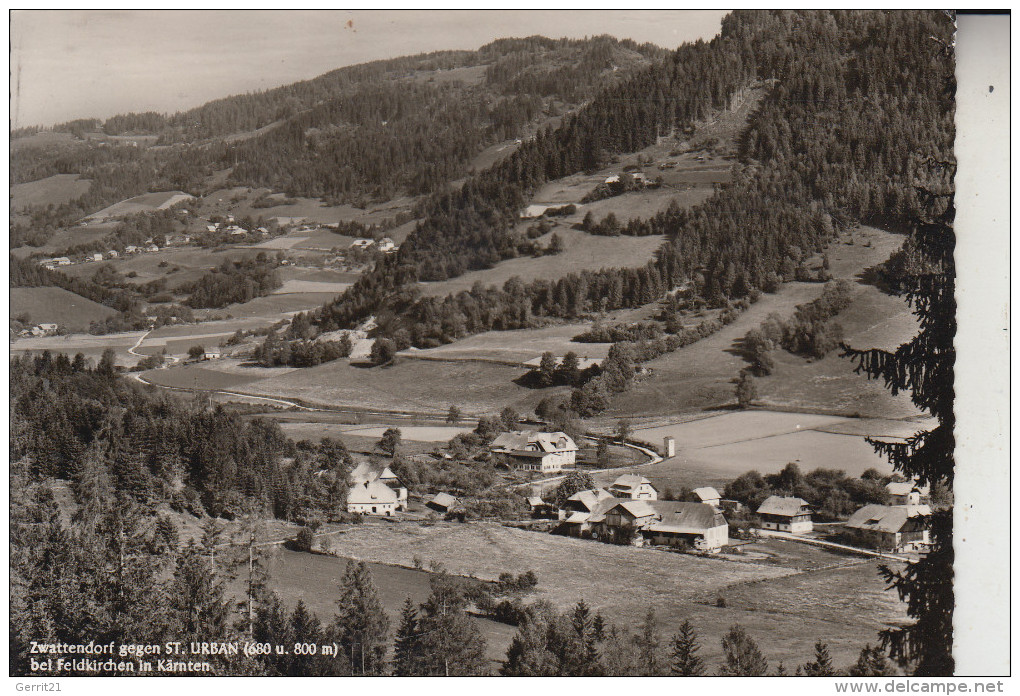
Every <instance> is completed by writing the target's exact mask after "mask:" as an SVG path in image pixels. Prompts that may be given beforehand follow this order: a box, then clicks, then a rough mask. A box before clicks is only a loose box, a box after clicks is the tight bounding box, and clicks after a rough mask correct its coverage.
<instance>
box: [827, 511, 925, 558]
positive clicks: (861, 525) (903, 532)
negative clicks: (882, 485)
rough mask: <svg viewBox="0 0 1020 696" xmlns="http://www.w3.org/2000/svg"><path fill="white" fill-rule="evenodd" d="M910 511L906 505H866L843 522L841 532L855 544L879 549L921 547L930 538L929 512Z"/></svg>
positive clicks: (895, 549)
mask: <svg viewBox="0 0 1020 696" xmlns="http://www.w3.org/2000/svg"><path fill="white" fill-rule="evenodd" d="M920 507H922V508H927V506H920ZM912 512H913V511H912V510H911V509H910V508H908V506H905V505H903V506H898V505H865V506H864V507H862V508H861V509H860V510H858V511H857V512H855V513H854V514H853V515H851V516H850V519H848V520H847V521H846V522H845V523H844V524H843V529H844V533H845V534H844V535H845V536H846V538H847V540H848V541H850V542H851V543H852V544H853V545H855V546H865V547H868V548H873V549H878V550H880V551H893V552H899V551H918V550H922V549H924V548H925V547H926V546H927V545H928V541H929V540H928V515H926V514H917V513H915V514H912Z"/></svg>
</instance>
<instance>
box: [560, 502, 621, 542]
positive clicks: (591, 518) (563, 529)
mask: <svg viewBox="0 0 1020 696" xmlns="http://www.w3.org/2000/svg"><path fill="white" fill-rule="evenodd" d="M600 492H604V491H600ZM581 493H588V494H591V493H594V491H581ZM581 493H576V494H574V495H573V496H571V499H575V498H576V497H577V496H580V495H581ZM584 501H585V502H584V503H582V504H575V505H574V506H572V507H568V508H565V510H564V512H565V515H566V517H565V518H564V520H563V522H562V523H560V525H559V526H558V527H557V528H556V529H555V530H553V531H555V532H556V533H558V534H566V535H567V536H575V537H585V536H588V535H591V536H593V537H594V538H598V534H599V530H598V529H597V528H596V525H599V524H602V523H604V522H605V520H606V513H607V512H608V511H609V510H610V509H611V508H613V507H615V506H616V505H617V503H622V502H624V501H622V500H620V499H619V498H614V497H612V496H611V495H610V496H606V497H600V498H598V499H597V500H596V499H595V497H594V496H590V495H589V496H585V498H584ZM567 502H568V503H569V502H571V501H570V500H568V501H567ZM576 502H578V501H575V503H576ZM589 504H590V505H591V507H590V508H589V507H588V505H589ZM602 531H604V530H602Z"/></svg>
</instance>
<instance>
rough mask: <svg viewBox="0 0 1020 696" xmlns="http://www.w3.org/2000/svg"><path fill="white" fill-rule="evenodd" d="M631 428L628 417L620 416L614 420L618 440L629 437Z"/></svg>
mask: <svg viewBox="0 0 1020 696" xmlns="http://www.w3.org/2000/svg"><path fill="white" fill-rule="evenodd" d="M630 433H631V428H630V419H629V418H621V419H620V420H618V421H616V439H617V440H619V441H620V442H625V441H627V440H628V439H629V438H630Z"/></svg>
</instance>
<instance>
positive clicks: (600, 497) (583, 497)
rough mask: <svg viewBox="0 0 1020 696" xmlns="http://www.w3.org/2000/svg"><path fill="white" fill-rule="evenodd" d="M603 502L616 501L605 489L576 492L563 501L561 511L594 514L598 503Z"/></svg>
mask: <svg viewBox="0 0 1020 696" xmlns="http://www.w3.org/2000/svg"><path fill="white" fill-rule="evenodd" d="M604 500H616V498H614V497H613V494H612V493H610V492H609V491H607V490H606V489H605V488H596V489H594V490H590V491H578V492H577V493H574V495H572V496H570V497H569V498H567V499H566V501H564V503H563V509H564V510H567V511H568V512H594V511H595V508H596V507H598V505H599V503H601V502H602V501H604Z"/></svg>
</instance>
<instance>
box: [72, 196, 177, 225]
mask: <svg viewBox="0 0 1020 696" xmlns="http://www.w3.org/2000/svg"><path fill="white" fill-rule="evenodd" d="M190 198H191V196H189V195H188V194H186V193H183V192H181V191H160V192H158V193H144V194H142V195H141V196H135V197H134V198H128V199H126V200H123V201H120V202H119V203H114V204H113V205H111V206H108V207H106V208H103V209H102V210H100V211H99V212H97V213H92V215H89V218H88V219H89V220H107V219H109V218H115V217H120V216H122V215H134V214H135V213H148V212H152V211H154V210H163V209H164V208H169V207H170V206H172V205H174V204H175V203H180V202H181V201H186V200H189V199H190Z"/></svg>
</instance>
